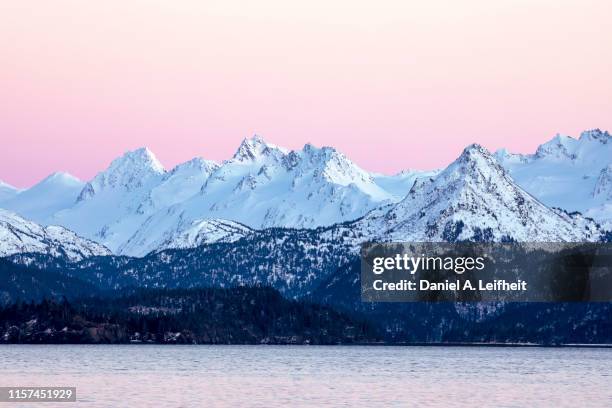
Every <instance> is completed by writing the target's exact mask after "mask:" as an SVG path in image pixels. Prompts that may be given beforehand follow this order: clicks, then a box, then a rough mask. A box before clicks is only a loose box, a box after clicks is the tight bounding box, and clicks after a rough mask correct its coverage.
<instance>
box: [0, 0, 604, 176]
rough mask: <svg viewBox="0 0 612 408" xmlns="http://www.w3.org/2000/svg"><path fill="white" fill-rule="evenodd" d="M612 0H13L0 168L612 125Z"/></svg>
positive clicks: (4, 64)
mask: <svg viewBox="0 0 612 408" xmlns="http://www.w3.org/2000/svg"><path fill="white" fill-rule="evenodd" d="M611 15H612V2H610V1H605V0H604V1H588V0H580V1H578V0H576V1H563V0H555V1H539V0H529V1H522V0H511V1H503V0H496V1H490V0H483V1H469V0H468V1H465V0H464V1H456V0H449V1H436V0H433V1H427V2H425V1H408V0H398V1H386V0H379V1H376V2H374V1H357V0H335V1H330V0H309V1H286V0H258V1H245V0H243V1H240V2H236V1H233V0H220V1H211V0H206V1H199V0H182V1H176V0H167V1H161V0H157V1H154V0H146V1H145V0H141V1H139V0H105V1H97V2H93V1H82V0H73V1H68V0H54V1H43V2H40V1H30V0H6V1H2V2H1V3H0V56H1V60H0V138H1V142H2V143H1V149H0V180H4V181H6V182H9V183H12V184H14V185H17V186H20V187H25V186H29V185H31V184H33V183H34V182H36V181H38V180H40V179H41V178H43V177H45V176H46V175H48V174H49V173H51V172H53V171H56V170H62V171H68V172H70V173H72V174H74V175H76V176H78V177H80V178H83V179H88V178H91V177H92V176H93V175H94V174H95V173H96V172H97V171H99V170H102V169H103V168H105V167H106V166H107V165H108V163H109V162H110V161H111V160H112V159H113V158H114V157H116V156H118V155H120V154H122V153H123V152H124V151H125V150H127V149H133V148H136V147H139V146H148V147H149V148H150V149H151V150H152V151H153V152H155V154H156V155H157V156H158V158H159V159H160V161H161V162H162V163H163V164H164V165H165V166H166V167H171V166H173V165H175V164H177V163H179V162H182V161H186V160H188V159H190V158H192V157H194V156H202V157H204V158H207V159H213V160H218V161H219V160H222V159H225V158H228V157H230V156H231V155H232V154H233V152H234V150H235V149H236V147H237V146H238V144H239V143H240V141H241V140H242V139H243V138H244V137H248V136H251V135H252V134H254V133H257V134H260V135H262V136H263V137H264V138H265V139H266V140H268V141H270V142H272V143H275V144H278V145H281V146H285V147H288V148H299V147H301V146H303V145H304V143H306V142H312V143H314V144H315V145H333V146H335V147H337V148H338V149H339V150H341V151H342V152H344V153H345V154H346V155H347V156H349V157H350V158H351V159H353V160H354V161H355V162H356V163H357V164H359V165H360V166H361V167H363V168H365V169H367V170H371V171H379V172H385V173H393V172H396V171H399V170H401V169H404V168H434V167H440V166H444V165H446V164H448V163H449V162H450V161H451V160H453V159H454V158H455V157H456V156H457V155H458V154H459V153H460V152H461V150H462V148H463V147H464V146H465V145H467V144H469V143H472V142H478V143H481V144H483V145H485V146H486V147H488V148H489V149H497V148H499V147H507V148H508V149H509V150H511V151H519V152H532V151H533V150H534V149H535V148H536V146H537V145H538V144H540V143H542V142H544V141H546V140H548V139H549V138H551V137H552V136H554V134H555V133H557V132H560V133H563V134H570V135H574V136H577V135H578V134H579V132H580V131H581V130H584V129H588V128H594V127H599V128H603V129H609V130H612V45H611V42H610V38H612V37H611V36H612V34H611V33H610V24H609V23H610V16H611Z"/></svg>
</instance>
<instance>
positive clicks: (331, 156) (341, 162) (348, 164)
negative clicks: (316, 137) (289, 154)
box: [299, 143, 373, 185]
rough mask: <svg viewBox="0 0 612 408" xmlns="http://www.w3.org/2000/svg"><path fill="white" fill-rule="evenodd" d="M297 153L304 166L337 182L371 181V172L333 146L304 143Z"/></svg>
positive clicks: (344, 183)
mask: <svg viewBox="0 0 612 408" xmlns="http://www.w3.org/2000/svg"><path fill="white" fill-rule="evenodd" d="M299 155H300V156H302V158H303V159H304V160H305V161H306V163H307V166H306V167H308V168H312V169H314V170H315V172H317V174H320V175H321V176H323V177H325V178H327V179H328V180H330V181H332V182H335V183H337V184H341V185H348V184H350V183H351V182H372V181H373V179H372V175H371V174H369V173H367V172H366V171H365V170H363V169H361V168H360V167H359V166H357V165H356V164H355V163H353V162H352V161H351V160H350V159H349V158H348V157H346V156H345V155H344V154H343V153H342V152H340V151H338V150H336V149H335V148H333V147H330V146H323V147H316V146H314V145H312V144H311V143H306V144H305V145H304V148H303V149H302V151H301V152H300V153H299Z"/></svg>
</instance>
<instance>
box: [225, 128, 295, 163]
mask: <svg viewBox="0 0 612 408" xmlns="http://www.w3.org/2000/svg"><path fill="white" fill-rule="evenodd" d="M287 153H288V151H287V150H286V149H284V148H282V147H278V146H276V145H273V144H271V143H267V142H266V141H265V140H264V139H263V138H262V137H261V136H259V135H257V134H256V135H254V136H253V137H251V138H245V139H243V140H242V142H241V143H240V146H238V150H236V153H234V156H233V157H232V161H237V162H252V161H256V160H258V159H260V158H262V157H268V156H274V157H277V158H278V157H279V156H284V155H285V154H287Z"/></svg>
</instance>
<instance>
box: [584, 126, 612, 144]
mask: <svg viewBox="0 0 612 408" xmlns="http://www.w3.org/2000/svg"><path fill="white" fill-rule="evenodd" d="M611 139H612V135H610V133H609V132H608V131H603V130H601V129H590V130H585V131H584V132H582V133H581V134H580V139H579V140H580V141H589V142H590V141H595V140H597V141H599V142H601V143H609V142H610V140H611Z"/></svg>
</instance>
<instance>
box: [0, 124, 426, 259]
mask: <svg viewBox="0 0 612 408" xmlns="http://www.w3.org/2000/svg"><path fill="white" fill-rule="evenodd" d="M423 174H425V175H432V174H434V172H425V173H423V172H416V171H412V172H406V173H401V174H399V175H396V176H382V175H372V174H370V173H368V172H366V171H364V170H362V169H361V168H359V167H358V166H357V165H355V164H354V163H352V162H351V161H350V160H349V159H347V158H346V156H344V155H343V154H341V153H340V152H338V151H337V150H335V149H333V148H330V147H323V148H317V147H314V146H312V145H310V144H307V145H306V146H304V148H303V149H302V150H297V151H288V150H286V149H283V148H281V147H278V146H274V145H272V144H268V143H266V142H265V141H264V140H263V139H262V138H260V137H258V136H255V137H253V138H251V139H245V140H244V141H243V142H242V144H241V145H240V146H239V148H238V149H237V151H236V153H235V154H234V156H233V157H232V158H231V159H230V160H227V161H225V162H223V163H221V164H217V163H214V162H211V161H206V160H203V159H200V158H196V159H193V160H191V161H189V162H187V163H183V164H180V165H178V166H176V167H175V168H174V169H172V170H171V171H166V170H164V168H163V166H162V165H161V164H160V163H159V161H158V160H157V159H156V158H155V156H154V155H153V153H152V152H151V151H149V150H148V149H144V148H143V149H138V150H135V151H131V152H127V153H126V154H124V155H123V156H122V157H119V158H117V159H115V160H114V161H113V162H112V163H111V165H110V166H109V167H108V169H106V170H105V171H103V172H101V173H99V174H98V175H97V176H96V177H95V178H94V179H93V180H91V181H90V182H88V183H87V184H85V185H84V186H83V187H82V189H81V191H80V192H79V193H78V194H72V193H71V194H65V196H66V197H69V198H70V200H69V201H70V202H69V203H66V204H65V205H63V208H57V206H53V209H52V211H49V212H52V214H44V215H45V217H42V216H39V217H36V220H37V221H39V222H42V223H45V224H58V225H63V226H65V227H66V228H69V229H71V230H73V231H75V232H77V233H78V234H80V235H82V236H85V237H87V238H89V239H92V240H95V241H97V242H100V243H103V244H104V245H106V246H107V247H109V248H110V249H111V250H113V251H114V252H115V253H118V254H126V255H135V256H142V255H144V254H146V253H148V252H149V251H152V250H158V249H162V248H173V247H183V246H184V245H187V244H188V243H189V242H190V241H191V240H195V241H193V242H194V243H198V242H199V243H201V242H211V240H212V239H213V238H207V237H205V235H206V236H208V237H224V238H227V232H228V226H229V225H232V227H231V229H233V233H239V234H240V233H242V232H243V231H244V230H245V228H246V229H247V230H248V229H249V228H267V227H290V228H312V227H317V226H324V225H332V224H335V223H338V222H343V221H349V220H353V219H356V218H359V217H361V216H363V215H364V214H365V213H367V212H368V211H370V210H372V209H374V208H376V207H378V206H379V205H381V204H385V203H390V202H395V201H397V200H399V199H401V198H402V197H403V196H404V195H405V193H406V192H407V191H408V190H409V189H410V186H411V184H412V183H413V182H414V180H415V179H416V178H417V177H418V176H420V175H423ZM73 198H74V199H73ZM36 201H37V205H39V204H40V203H44V202H45V200H42V199H41V200H36ZM23 205H24V208H26V207H27V203H26V204H23ZM0 206H1V204H0ZM15 207H18V206H14V207H12V208H14V209H15V211H17V210H18V209H17V208H15ZM204 220H211V221H204ZM215 220H217V221H215ZM222 220H229V221H222ZM175 239H176V240H177V242H176V243H173V240H175Z"/></svg>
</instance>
